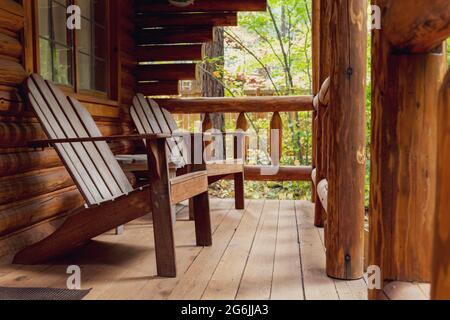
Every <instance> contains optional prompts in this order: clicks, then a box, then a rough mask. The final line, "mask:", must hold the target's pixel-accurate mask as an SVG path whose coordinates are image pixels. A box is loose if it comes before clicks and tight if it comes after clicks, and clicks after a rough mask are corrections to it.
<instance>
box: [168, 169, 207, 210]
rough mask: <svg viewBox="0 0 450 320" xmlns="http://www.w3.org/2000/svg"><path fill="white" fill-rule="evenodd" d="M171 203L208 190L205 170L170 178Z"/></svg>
mask: <svg viewBox="0 0 450 320" xmlns="http://www.w3.org/2000/svg"><path fill="white" fill-rule="evenodd" d="M170 191H171V192H170V193H171V201H172V204H177V203H180V202H181V201H184V200H187V199H191V198H193V197H194V196H195V195H197V194H200V193H203V192H207V191H208V176H207V174H206V171H196V172H191V173H187V174H184V175H182V176H179V177H175V178H172V179H170Z"/></svg>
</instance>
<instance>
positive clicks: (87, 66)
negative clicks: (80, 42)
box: [78, 53, 93, 90]
mask: <svg viewBox="0 0 450 320" xmlns="http://www.w3.org/2000/svg"><path fill="white" fill-rule="evenodd" d="M78 57H79V61H80V64H79V66H78V70H79V72H80V77H79V79H80V88H81V89H85V90H90V89H93V88H92V86H91V70H92V65H91V64H92V62H91V57H90V56H88V55H85V54H82V53H80V54H79V56H78Z"/></svg>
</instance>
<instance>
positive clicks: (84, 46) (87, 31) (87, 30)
mask: <svg viewBox="0 0 450 320" xmlns="http://www.w3.org/2000/svg"><path fill="white" fill-rule="evenodd" d="M91 28H92V24H91V22H90V21H89V20H86V19H85V18H82V19H81V30H79V31H78V32H77V35H78V50H79V51H81V52H83V53H85V54H89V55H90V54H92V53H91V49H92V29H91Z"/></svg>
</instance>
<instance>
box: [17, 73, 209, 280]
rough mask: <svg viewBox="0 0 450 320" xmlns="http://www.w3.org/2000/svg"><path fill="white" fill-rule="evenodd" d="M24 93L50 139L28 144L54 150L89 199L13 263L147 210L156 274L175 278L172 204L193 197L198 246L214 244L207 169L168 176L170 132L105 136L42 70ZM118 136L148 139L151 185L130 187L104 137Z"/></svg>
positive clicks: (45, 254)
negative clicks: (43, 76)
mask: <svg viewBox="0 0 450 320" xmlns="http://www.w3.org/2000/svg"><path fill="white" fill-rule="evenodd" d="M26 92H27V96H28V98H29V101H30V104H31V106H32V107H33V109H34V111H35V112H36V114H37V116H38V118H39V120H40V122H41V124H42V126H43V128H44V130H45V132H46V134H47V136H48V138H49V140H43V141H34V142H32V143H31V144H30V146H33V147H46V146H52V147H54V148H55V149H56V151H57V152H58V154H59V156H60V158H61V160H62V162H63V164H64V165H65V167H66V168H67V170H68V172H69V173H70V175H71V176H72V179H73V181H74V182H75V184H76V185H77V187H78V189H79V191H80V193H81V194H82V195H83V197H84V199H85V201H86V204H85V206H84V207H82V208H78V209H76V210H74V211H73V212H70V213H69V214H67V217H66V219H65V221H64V222H63V223H62V225H61V226H60V227H59V228H58V229H57V230H56V231H55V232H54V233H53V234H51V235H50V236H48V237H46V238H44V239H42V240H41V241H40V242H38V243H36V244H34V245H32V246H30V247H28V248H25V249H24V250H22V251H21V252H19V253H18V254H17V255H16V256H15V259H14V262H15V263H19V264H35V263H39V262H42V261H44V260H46V259H48V258H50V257H53V256H56V255H59V254H61V253H64V252H66V251H68V250H70V249H72V248H74V247H76V246H78V245H80V244H82V243H84V242H85V241H87V240H89V239H92V238H94V237H96V236H98V235H100V234H102V233H104V232H107V231H109V230H111V229H114V228H116V227H118V226H121V225H123V224H125V223H127V222H129V221H132V220H134V219H136V218H139V217H141V216H144V215H146V214H148V213H150V212H152V215H153V227H154V236H155V251H156V261H157V270H158V275H159V276H165V277H175V276H176V264H175V245H174V235H173V221H172V214H171V210H172V204H173V203H178V202H180V201H183V200H186V199H190V198H193V202H194V209H195V214H196V217H198V219H196V220H195V227H196V238H197V245H199V246H210V245H211V244H212V239H211V222H210V215H209V199H208V192H207V190H208V180H207V174H206V171H204V170H203V171H197V172H192V173H190V174H187V175H184V176H180V177H177V178H175V179H169V177H168V165H167V160H166V159H167V158H166V138H167V137H170V136H169V135H162V134H146V135H134V136H113V137H102V135H101V133H100V131H99V130H98V128H97V126H96V124H95V122H94V120H93V118H92V116H91V115H90V114H89V112H88V111H87V110H86V109H85V108H84V107H83V106H82V105H81V104H80V103H79V102H78V101H77V100H76V99H73V98H67V97H66V96H65V95H64V93H63V92H62V91H61V90H59V89H58V88H57V87H55V86H54V85H52V84H51V83H49V82H47V81H44V80H43V79H42V78H41V77H40V76H39V75H32V76H31V77H30V78H29V79H28V80H27V81H26ZM122 139H127V140H142V139H144V140H145V141H146V145H147V150H148V166H149V168H150V169H151V170H149V181H150V185H149V186H146V187H142V188H139V189H137V190H134V189H133V187H132V186H131V184H130V182H129V181H128V179H127V178H126V176H125V174H124V172H123V170H122V168H121V167H120V166H119V163H118V162H117V160H116V159H115V157H114V155H113V153H112V152H111V150H110V148H109V146H108V144H107V141H113V140H122Z"/></svg>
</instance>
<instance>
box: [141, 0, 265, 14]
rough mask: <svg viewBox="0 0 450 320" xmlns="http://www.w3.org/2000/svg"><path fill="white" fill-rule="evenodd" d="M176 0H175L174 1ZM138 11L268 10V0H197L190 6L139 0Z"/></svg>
mask: <svg viewBox="0 0 450 320" xmlns="http://www.w3.org/2000/svg"><path fill="white" fill-rule="evenodd" d="M174 2H175V1H174ZM137 9H138V13H147V12H148V13H150V12H157V13H160V12H208V11H266V9H267V0H215V1H211V0H195V1H193V3H192V4H191V5H188V6H175V5H172V4H170V3H168V1H167V0H155V1H145V0H139V1H137Z"/></svg>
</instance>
